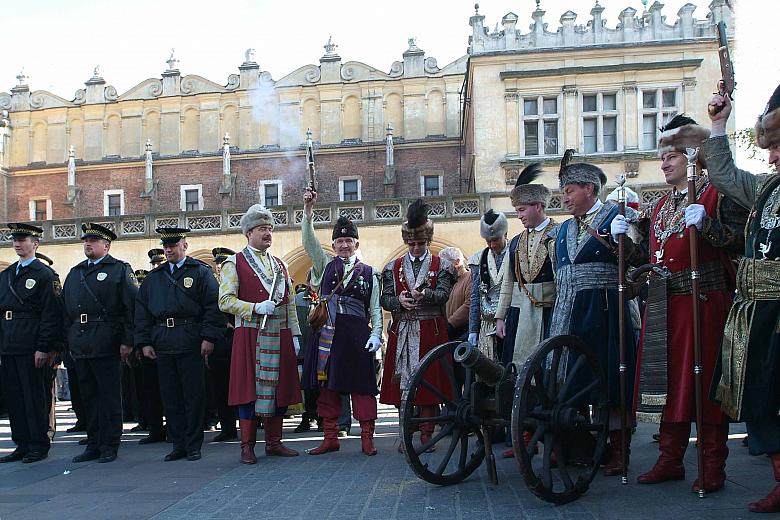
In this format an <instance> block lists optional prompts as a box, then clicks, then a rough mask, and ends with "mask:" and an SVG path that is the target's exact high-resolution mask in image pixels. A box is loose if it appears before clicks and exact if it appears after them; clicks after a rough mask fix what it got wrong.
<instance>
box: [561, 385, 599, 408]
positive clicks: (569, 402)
mask: <svg viewBox="0 0 780 520" xmlns="http://www.w3.org/2000/svg"><path fill="white" fill-rule="evenodd" d="M598 386H599V381H598V380H594V381H591V382H590V383H588V384H587V385H585V386H584V387H583V388H582V389H581V390H579V391H578V392H577V393H576V394H574V395H573V396H571V397H570V398H568V399H566V401H564V402H563V403H561V404H563V405H564V406H572V405H573V404H575V403H576V402H577V401H578V400H579V399H580V398H581V397H584V396H585V395H586V394H588V393H590V392H591V391H593V389H594V388H596V387H598Z"/></svg>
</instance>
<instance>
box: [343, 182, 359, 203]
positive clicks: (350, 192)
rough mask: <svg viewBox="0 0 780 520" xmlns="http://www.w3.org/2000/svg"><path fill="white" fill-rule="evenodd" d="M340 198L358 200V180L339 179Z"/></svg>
mask: <svg viewBox="0 0 780 520" xmlns="http://www.w3.org/2000/svg"><path fill="white" fill-rule="evenodd" d="M341 200H342V201H349V200H360V180H359V179H342V180H341Z"/></svg>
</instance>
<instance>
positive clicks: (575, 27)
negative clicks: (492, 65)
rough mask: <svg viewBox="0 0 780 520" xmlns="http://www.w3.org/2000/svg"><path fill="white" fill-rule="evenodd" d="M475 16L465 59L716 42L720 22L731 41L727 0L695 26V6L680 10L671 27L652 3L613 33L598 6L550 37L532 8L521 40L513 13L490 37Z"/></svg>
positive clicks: (630, 12) (564, 22) (565, 19)
mask: <svg viewBox="0 0 780 520" xmlns="http://www.w3.org/2000/svg"><path fill="white" fill-rule="evenodd" d="M475 7H476V12H475V14H474V15H473V16H472V17H471V18H470V19H469V25H471V28H472V34H471V36H470V37H469V48H468V53H469V54H470V55H471V56H477V55H480V54H488V53H495V52H524V51H535V50H542V49H556V48H569V47H577V48H581V47H589V46H599V45H610V44H614V45H626V44H632V43H644V42H660V41H674V40H690V39H705V38H706V39H710V38H716V37H717V32H716V29H715V26H716V25H717V24H718V22H720V21H724V22H726V27H727V28H728V34H729V37H732V38H733V36H734V12H733V10H732V9H731V5H730V4H729V3H728V2H727V0H713V1H712V2H711V3H710V5H709V12H708V13H707V15H706V17H705V19H703V20H697V19H696V18H694V16H693V13H694V11H695V10H696V6H695V5H693V4H690V3H688V4H685V5H683V6H682V7H681V8H680V10H679V11H678V12H677V19H676V20H675V21H674V23H673V24H671V25H670V24H668V23H666V16H664V15H663V14H662V9H663V7H664V6H663V4H662V3H660V2H658V1H655V2H653V4H652V5H651V6H650V7H649V8H648V9H647V11H645V12H644V13H642V14H641V15H639V16H637V11H636V10H635V9H632V8H631V7H627V8H626V9H624V10H623V11H621V12H620V14H619V17H618V18H619V21H618V23H617V25H616V26H615V28H614V29H611V28H608V27H607V26H606V23H607V21H606V19H604V18H603V16H602V14H603V12H604V8H603V7H602V6H601V5H599V3H598V0H596V3H595V5H594V7H593V8H592V9H591V11H590V18H589V19H588V20H587V22H586V23H585V24H576V21H577V13H575V12H573V11H566V12H565V13H563V15H561V17H560V19H559V23H560V26H559V27H558V28H557V29H556V30H555V31H548V30H547V26H548V24H547V23H545V22H544V16H545V14H546V13H545V11H543V10H542V9H541V7H540V0H537V2H536V10H535V11H534V12H533V13H532V14H531V18H532V20H533V22H532V23H531V25H530V26H529V29H530V31H529V32H528V33H525V34H523V33H522V31H521V30H520V28H518V27H517V24H518V21H519V18H518V16H517V15H516V14H515V13H511V12H510V13H507V14H506V15H505V16H504V17H503V18H502V20H501V27H502V28H501V29H499V26H498V24H496V28H495V29H494V30H493V31H490V30H489V28H488V27H485V24H484V22H485V17H484V16H482V15H480V14H479V5H478V4H477V5H475Z"/></svg>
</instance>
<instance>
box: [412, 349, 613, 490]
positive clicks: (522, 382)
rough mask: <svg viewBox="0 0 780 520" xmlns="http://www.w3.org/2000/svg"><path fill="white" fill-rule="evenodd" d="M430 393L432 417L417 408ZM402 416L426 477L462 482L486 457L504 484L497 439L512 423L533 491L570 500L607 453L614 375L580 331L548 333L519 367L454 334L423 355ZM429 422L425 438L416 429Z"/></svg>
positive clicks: (416, 465) (416, 467)
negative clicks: (609, 379) (609, 380)
mask: <svg viewBox="0 0 780 520" xmlns="http://www.w3.org/2000/svg"><path fill="white" fill-rule="evenodd" d="M432 381H433V383H432ZM442 381H444V383H442ZM437 383H438V384H437ZM422 391H425V392H427V393H430V394H433V395H435V396H436V398H437V399H438V401H439V405H438V407H437V410H438V411H437V413H436V415H434V416H432V417H419V416H418V415H416V414H415V411H416V407H415V398H416V396H417V395H418V393H419V392H422ZM401 417H402V419H401V425H400V427H401V434H402V441H403V446H404V452H405V454H406V459H407V462H408V463H409V465H410V466H411V468H412V470H413V471H414V472H415V474H416V475H417V476H418V477H420V478H421V479H423V480H425V481H427V482H430V483H432V484H437V485H451V484H455V483H458V482H461V481H463V480H464V479H466V478H467V477H468V476H469V475H471V474H472V473H473V472H474V471H475V470H476V469H477V468H478V467H479V466H480V465H481V464H482V463H483V461H486V465H487V471H488V475H489V477H490V479H491V481H492V482H493V483H498V475H497V471H496V463H495V456H494V454H493V445H492V439H493V437H494V435H495V433H496V432H497V431H500V430H501V429H503V428H506V429H509V430H511V433H512V439H513V440H514V442H513V451H514V457H515V460H516V461H517V464H518V466H519V469H520V473H521V475H522V477H523V479H524V481H525V484H526V486H527V487H528V489H529V490H530V491H531V492H532V493H533V494H534V495H536V496H537V497H539V498H540V499H542V500H545V501H547V502H552V503H556V504H565V503H568V502H571V501H573V500H576V499H577V498H578V497H580V496H581V495H582V494H583V493H585V492H586V491H587V490H588V487H589V486H590V483H591V482H592V481H593V479H594V477H595V476H596V473H597V472H598V469H599V466H600V464H601V460H602V458H603V456H604V453H605V450H606V443H607V435H608V420H609V413H608V406H607V388H606V381H605V378H604V375H603V373H602V370H601V367H600V366H599V363H598V360H597V358H596V357H595V356H594V355H593V354H592V353H591V352H590V351H589V350H588V348H587V347H586V346H585V345H584V344H583V343H582V342H581V341H580V340H579V339H577V338H576V337H574V336H556V337H553V338H550V339H547V340H545V341H543V342H542V343H540V344H539V345H538V346H537V347H536V348H535V350H534V352H533V354H532V355H531V356H530V357H529V359H528V361H527V362H526V363H525V364H524V365H523V367H522V368H521V369H520V370H519V371H518V369H517V367H515V365H514V364H511V363H510V364H508V365H502V364H499V363H496V362H494V361H492V360H490V359H488V358H487V357H486V356H485V355H483V354H482V353H481V352H479V350H478V349H477V348H475V347H472V346H471V345H469V344H468V343H460V342H449V343H445V344H443V345H439V346H438V347H436V348H434V349H433V350H431V351H430V352H429V353H428V354H427V355H426V356H425V357H424V358H423V359H422V360H421V361H420V365H419V367H418V369H417V371H416V372H415V373H414V375H413V377H412V379H411V381H410V386H409V390H408V394H407V398H406V400H404V401H403V402H402V403H401ZM424 423H429V424H430V423H432V424H433V425H434V430H433V435H432V436H431V438H430V439H429V440H427V441H426V442H425V443H423V442H421V440H420V436H419V435H418V434H417V431H418V430H419V429H420V426H421V425H422V424H424Z"/></svg>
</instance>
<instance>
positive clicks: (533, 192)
mask: <svg viewBox="0 0 780 520" xmlns="http://www.w3.org/2000/svg"><path fill="white" fill-rule="evenodd" d="M541 173H542V163H540V162H535V163H532V164H529V165H528V166H526V167H525V168H523V171H521V172H520V175H518V176H517V182H515V187H514V188H512V191H511V192H510V193H509V198H510V199H511V200H512V206H515V207H517V206H520V205H525V204H536V203H537V202H541V203H542V205H543V206H544V207H545V208H546V207H547V205H548V204H550V190H549V189H548V188H547V186H545V185H544V184H532V183H533V181H535V180H536V178H537V177H539V175H540V174H541Z"/></svg>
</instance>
